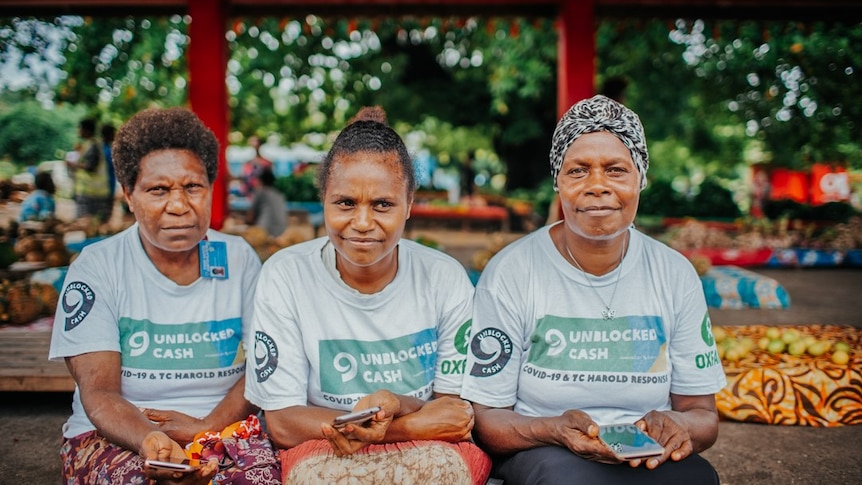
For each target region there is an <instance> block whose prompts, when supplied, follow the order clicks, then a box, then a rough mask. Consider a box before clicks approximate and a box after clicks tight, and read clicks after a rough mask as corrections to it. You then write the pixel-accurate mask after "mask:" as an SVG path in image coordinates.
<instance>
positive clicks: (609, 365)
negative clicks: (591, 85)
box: [461, 95, 725, 485]
mask: <svg viewBox="0 0 862 485" xmlns="http://www.w3.org/2000/svg"><path fill="white" fill-rule="evenodd" d="M550 159H551V174H552V176H553V177H554V182H555V188H556V189H557V191H558V192H559V194H560V199H561V202H562V210H563V211H564V213H565V219H564V220H563V221H561V222H558V223H556V224H554V225H552V226H546V227H544V228H542V229H540V230H538V231H536V232H535V233H533V234H531V235H529V236H526V237H524V238H522V239H521V240H519V241H516V242H515V243H513V244H511V245H509V246H508V247H507V248H505V249H504V250H503V251H501V252H500V253H499V254H497V255H496V257H495V258H493V259H492V260H491V262H490V263H489V264H488V266H487V267H486V269H485V271H484V272H483V273H482V276H481V278H480V280H479V283H478V286H477V288H476V296H475V301H474V310H473V327H472V332H471V334H472V341H471V346H470V347H471V351H470V353H469V354H468V360H467V368H466V370H465V378H464V383H463V388H462V391H461V396H462V397H463V398H464V399H467V400H469V401H472V402H473V405H474V408H475V410H476V425H475V428H474V436H475V437H476V439H477V442H479V443H480V445H482V446H484V447H485V449H486V450H487V451H489V452H490V453H492V454H494V455H496V456H498V457H499V458H500V459H499V460H498V461H497V462H496V463H495V470H494V472H492V476H497V477H500V478H503V479H504V481H505V483H506V484H507V485H508V484H539V483H553V484H559V483H589V484H596V483H715V484H717V483H718V477H717V474H716V472H715V470H714V469H713V468H712V466H711V465H710V464H709V462H707V461H706V460H705V459H703V458H702V457H700V456H699V455H698V453H699V452H702V451H703V450H706V449H707V448H709V447H710V446H711V445H712V444H713V443H714V442H715V439H716V437H717V434H718V414H717V412H716V408H715V399H714V394H715V393H716V392H718V391H719V390H720V389H721V388H722V387H723V386H724V383H725V379H724V373H723V370H722V367H721V363H720V360H719V359H718V355H717V352H716V348H715V341H714V339H713V336H712V329H711V326H710V319H709V314H708V313H707V308H706V301H705V298H704V295H703V290H702V287H701V283H700V280H699V279H698V276H697V274H696V272H695V270H694V268H693V267H692V266H691V264H690V263H689V262H688V261H687V260H686V259H685V258H684V257H683V256H682V255H680V254H679V253H677V252H675V251H673V250H672V249H670V248H668V247H667V246H665V245H664V244H662V243H660V242H658V241H655V240H654V239H652V238H650V237H648V236H646V235H644V234H642V233H640V232H638V231H637V230H636V229H635V228H634V227H633V225H632V223H633V221H634V218H635V214H636V213H637V208H638V198H639V194H640V191H641V189H643V187H644V186H645V185H646V172H647V167H648V164H649V162H648V155H647V148H646V141H645V139H644V133H643V127H642V126H641V123H640V119H639V118H638V117H637V115H636V114H635V113H634V112H632V111H631V110H629V109H628V108H626V107H625V106H623V105H621V104H619V103H617V102H616V101H613V100H611V99H609V98H607V97H605V96H601V95H598V96H595V97H593V98H590V99H587V100H584V101H581V102H579V103H577V104H575V105H574V106H572V108H571V109H570V110H569V111H568V112H567V113H566V114H565V115H564V116H563V117H562V119H561V120H560V121H559V123H558V125H557V128H556V130H555V131H554V135H553V146H552V149H551V154H550ZM625 424H628V425H631V424H635V425H636V426H637V427H638V428H640V429H641V430H643V431H645V432H646V433H647V434H648V435H649V436H651V437H652V438H653V439H654V440H655V441H657V442H658V443H659V444H660V445H661V447H663V450H659V451H660V452H661V454H659V455H657V456H652V457H649V458H636V459H631V460H623V459H621V458H620V457H619V455H617V454H615V453H614V451H613V450H612V449H611V446H614V443H611V446H608V445H605V444H604V443H603V442H602V441H601V440H600V439H599V426H600V425H625ZM624 462H627V463H626V464H623V463H624Z"/></svg>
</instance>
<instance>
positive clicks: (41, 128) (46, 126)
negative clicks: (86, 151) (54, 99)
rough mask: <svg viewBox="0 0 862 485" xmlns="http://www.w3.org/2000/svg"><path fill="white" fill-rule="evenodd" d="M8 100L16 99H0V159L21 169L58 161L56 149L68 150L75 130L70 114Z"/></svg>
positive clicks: (33, 103)
mask: <svg viewBox="0 0 862 485" xmlns="http://www.w3.org/2000/svg"><path fill="white" fill-rule="evenodd" d="M12 98H17V96H13V97H10V96H9V95H6V96H3V98H2V99H0V108H2V109H0V159H8V160H9V161H11V162H13V163H15V164H16V165H18V166H19V167H22V166H25V165H33V164H36V163H38V162H41V161H44V160H52V159H55V158H58V153H57V150H58V149H60V150H64V151H65V150H69V149H71V148H72V146H73V144H74V142H75V139H76V134H77V131H76V119H73V115H72V114H71V113H67V112H62V111H60V112H50V111H47V110H45V109H44V108H43V107H42V106H40V105H39V104H38V103H36V102H34V101H32V100H26V99H25V100H20V99H12ZM34 140H35V142H34Z"/></svg>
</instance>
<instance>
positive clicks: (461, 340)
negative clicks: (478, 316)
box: [454, 320, 473, 355]
mask: <svg viewBox="0 0 862 485" xmlns="http://www.w3.org/2000/svg"><path fill="white" fill-rule="evenodd" d="M472 323H473V320H467V321H466V322H464V324H463V325H461V328H459V329H458V332H456V333H455V343H454V345H455V350H457V351H458V353H459V354H461V355H467V346H468V344H469V343H470V327H471V325H472Z"/></svg>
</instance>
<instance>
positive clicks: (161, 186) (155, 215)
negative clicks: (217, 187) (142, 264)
mask: <svg viewBox="0 0 862 485" xmlns="http://www.w3.org/2000/svg"><path fill="white" fill-rule="evenodd" d="M124 196H125V199H126V203H128V204H129V210H130V211H131V212H132V213H133V214H134V215H135V220H137V221H138V230H139V231H140V234H141V240H142V241H143V243H144V247H145V248H147V249H148V251H149V250H151V249H157V250H160V251H166V252H178V251H188V250H192V249H195V247H196V246H197V244H198V243H199V242H200V241H201V239H203V237H204V235H205V234H206V231H207V228H209V225H210V215H211V210H212V186H211V185H210V183H209V179H208V178H207V173H206V169H205V168H204V164H203V162H201V161H200V159H199V158H198V157H197V156H196V155H194V154H193V153H192V152H190V151H188V150H159V151H155V152H151V153H149V154H147V155H146V156H145V157H144V158H142V159H141V165H140V170H139V171H138V180H137V182H135V186H134V189H133V190H132V192H131V193H129V192H126V191H124Z"/></svg>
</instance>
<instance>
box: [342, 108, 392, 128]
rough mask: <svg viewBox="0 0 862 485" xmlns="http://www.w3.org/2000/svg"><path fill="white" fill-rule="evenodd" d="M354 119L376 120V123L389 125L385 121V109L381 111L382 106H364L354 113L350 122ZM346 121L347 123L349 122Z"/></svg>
mask: <svg viewBox="0 0 862 485" xmlns="http://www.w3.org/2000/svg"><path fill="white" fill-rule="evenodd" d="M356 121H376V122H378V123H381V124H384V125H386V126H389V123H388V122H387V121H386V111H383V108H381V107H380V106H365V107H363V108H362V109H360V110H359V112H358V113H356V116H354V117H353V118H351V120H350V123H353V122H356ZM350 123H348V124H350Z"/></svg>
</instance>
